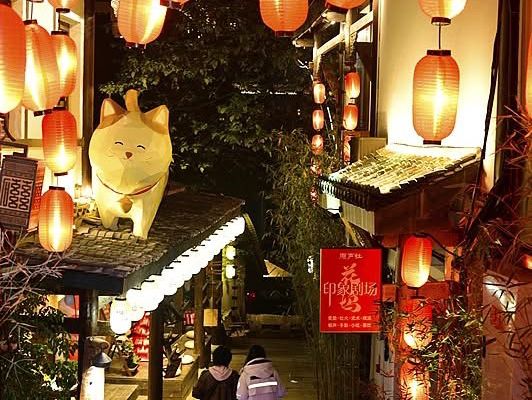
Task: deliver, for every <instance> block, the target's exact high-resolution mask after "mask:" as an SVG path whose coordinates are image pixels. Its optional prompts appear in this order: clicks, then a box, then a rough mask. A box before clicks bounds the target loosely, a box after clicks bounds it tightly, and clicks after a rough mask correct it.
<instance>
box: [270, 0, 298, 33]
mask: <svg viewBox="0 0 532 400" xmlns="http://www.w3.org/2000/svg"><path fill="white" fill-rule="evenodd" d="M307 14H308V0H260V15H261V17H262V21H263V22H264V23H265V24H266V26H268V27H269V28H270V29H272V30H273V31H274V32H275V35H276V36H292V35H293V34H294V32H295V31H297V30H298V29H299V27H301V25H303V24H304V23H305V20H306V19H307Z"/></svg>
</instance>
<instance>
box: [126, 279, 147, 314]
mask: <svg viewBox="0 0 532 400" xmlns="http://www.w3.org/2000/svg"><path fill="white" fill-rule="evenodd" d="M126 300H127V302H128V304H129V308H130V310H131V313H130V315H129V319H130V320H131V321H133V322H135V321H140V320H141V319H142V317H144V312H145V310H144V307H143V306H142V303H143V301H142V290H141V289H140V287H134V288H131V289H129V290H128V291H127V292H126Z"/></svg>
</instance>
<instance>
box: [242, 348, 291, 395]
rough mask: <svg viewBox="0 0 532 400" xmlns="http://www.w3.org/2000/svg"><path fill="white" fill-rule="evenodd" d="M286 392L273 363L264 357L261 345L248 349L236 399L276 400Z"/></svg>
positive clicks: (264, 352) (264, 353)
mask: <svg viewBox="0 0 532 400" xmlns="http://www.w3.org/2000/svg"><path fill="white" fill-rule="evenodd" d="M285 394H286V389H285V388H284V386H283V384H282V382H281V378H280V377H279V374H278V373H277V371H276V370H275V368H273V363H272V362H271V361H270V360H268V359H267V358H266V351H265V350H264V348H263V347H262V346H259V345H253V346H251V348H250V349H249V353H248V356H247V358H246V363H245V365H244V368H242V370H241V371H240V379H239V380H238V388H237V390H236V398H237V399H238V400H278V399H280V398H281V397H283V396H284V395H285Z"/></svg>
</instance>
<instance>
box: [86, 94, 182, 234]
mask: <svg viewBox="0 0 532 400" xmlns="http://www.w3.org/2000/svg"><path fill="white" fill-rule="evenodd" d="M124 98H125V101H126V110H124V109H123V108H122V107H120V106H119V105H118V104H117V103H115V102H114V101H113V100H111V99H105V100H104V101H103V103H102V109H101V113H100V124H99V125H98V127H97V128H96V130H95V131H94V134H93V135H92V138H91V141H90V145H89V159H90V162H91V165H92V171H93V179H92V189H93V192H94V197H95V200H96V205H97V206H98V211H99V213H100V218H101V220H102V224H103V226H104V227H105V228H107V229H112V230H115V229H116V228H117V224H118V218H129V219H131V220H132V221H133V234H134V235H135V236H139V237H141V238H144V239H146V238H147V237H148V232H149V230H150V227H151V225H152V223H153V220H154V218H155V214H156V213H157V209H158V208H159V204H160V203H161V199H162V197H163V194H164V190H165V187H166V183H167V181H168V167H169V166H170V162H171V161H172V143H171V141H170V134H169V131H168V117H169V112H168V108H167V107H166V106H164V105H162V106H159V107H157V108H154V109H153V110H151V111H148V112H147V113H143V112H142V111H141V110H140V108H139V105H138V92H137V91H136V90H129V91H128V92H127V93H126V95H125V96H124Z"/></svg>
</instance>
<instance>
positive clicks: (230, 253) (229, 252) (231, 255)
mask: <svg viewBox="0 0 532 400" xmlns="http://www.w3.org/2000/svg"><path fill="white" fill-rule="evenodd" d="M225 257H226V258H227V259H228V260H234V259H235V257H236V249H235V247H234V246H227V247H226V248H225Z"/></svg>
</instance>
